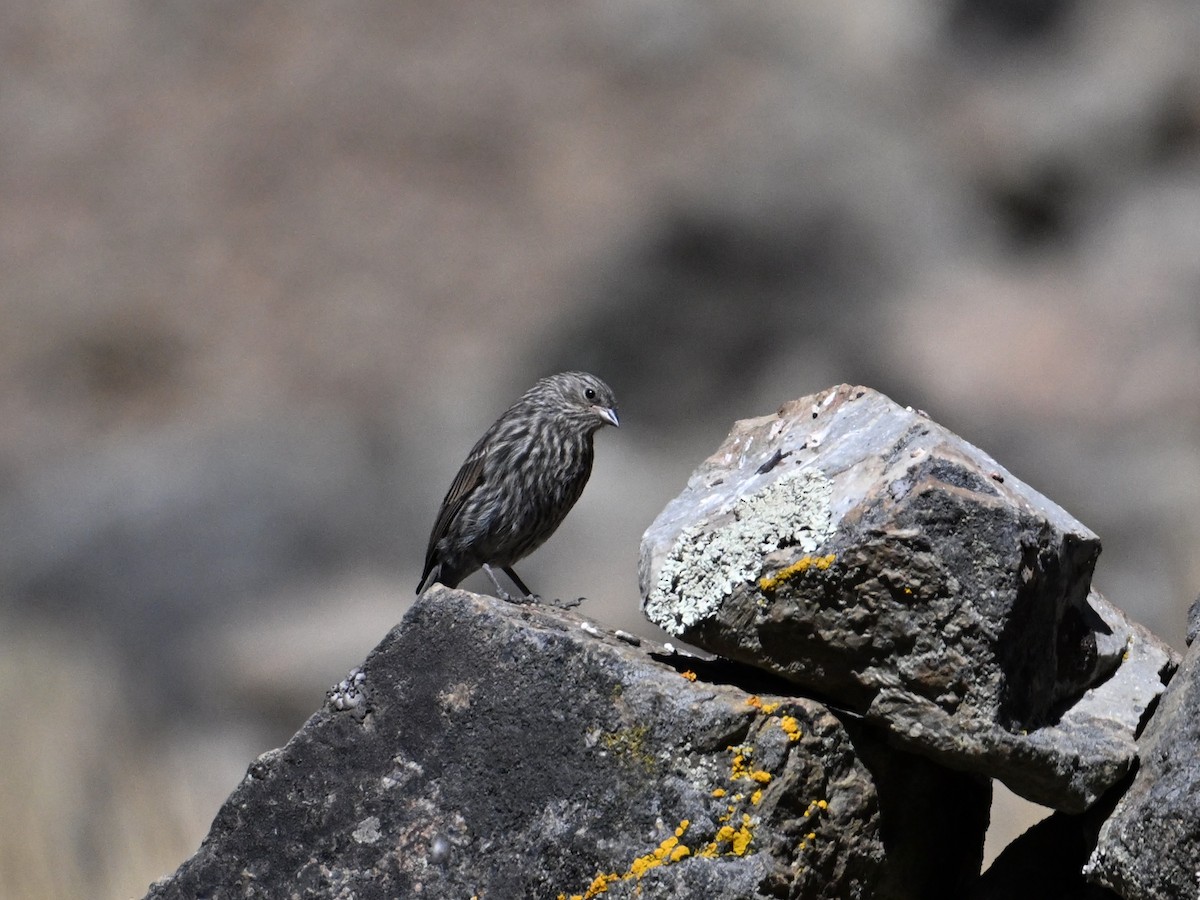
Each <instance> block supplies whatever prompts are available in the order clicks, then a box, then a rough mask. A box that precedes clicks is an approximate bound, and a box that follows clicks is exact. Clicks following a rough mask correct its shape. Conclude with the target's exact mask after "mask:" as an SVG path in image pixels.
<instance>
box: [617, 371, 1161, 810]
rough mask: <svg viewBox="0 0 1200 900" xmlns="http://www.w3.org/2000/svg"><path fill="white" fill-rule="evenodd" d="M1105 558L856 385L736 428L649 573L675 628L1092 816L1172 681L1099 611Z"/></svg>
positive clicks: (920, 743) (1077, 527) (975, 453)
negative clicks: (1097, 586) (1099, 567)
mask: <svg viewBox="0 0 1200 900" xmlns="http://www.w3.org/2000/svg"><path fill="white" fill-rule="evenodd" d="M1099 552H1100V544H1099V541H1098V539H1097V538H1096V536H1095V535H1094V534H1092V533H1091V532H1090V531H1089V530H1088V529H1087V528H1086V527H1084V526H1083V525H1082V524H1080V523H1079V522H1078V521H1076V520H1075V519H1074V518H1072V517H1071V516H1070V515H1069V514H1068V513H1066V512H1065V511H1064V510H1062V509H1061V508H1060V507H1058V506H1057V505H1055V504H1054V503H1053V502H1051V501H1050V500H1048V499H1047V498H1046V497H1044V496H1042V495H1041V494H1039V493H1038V492H1037V491H1035V490H1034V489H1032V488H1031V487H1029V486H1028V485H1026V484H1024V483H1023V482H1021V481H1020V480H1019V479H1017V478H1015V477H1014V476H1013V475H1012V474H1011V473H1009V472H1007V471H1006V470H1005V469H1003V468H1002V467H1001V466H1000V465H999V464H997V463H996V461H995V460H993V459H992V458H991V457H989V456H988V455H987V454H985V453H983V452H982V451H981V450H979V449H978V448H976V447H973V446H971V445H970V444H968V443H967V442H966V441H963V440H962V439H961V438H959V437H957V436H956V435H954V434H952V433H951V432H949V431H947V430H946V429H944V428H942V427H941V426H939V425H937V424H935V423H933V422H931V421H930V420H929V419H928V418H926V417H925V416H924V415H923V414H921V413H919V412H915V411H913V410H911V409H905V408H902V407H900V406H898V405H897V404H895V403H893V402H892V401H891V400H889V399H888V398H887V397H885V396H883V395H882V394H879V393H877V392H875V391H872V390H869V389H866V388H861V387H851V386H849V385H842V386H839V387H837V388H833V389H830V390H827V391H824V392H822V393H820V394H816V395H813V396H811V397H805V398H802V399H800V400H796V401H794V402H792V403H789V404H786V405H785V406H784V407H783V408H782V409H780V410H779V412H778V413H777V414H776V415H772V416H765V417H762V418H759V419H751V420H746V421H742V422H739V423H737V424H736V425H735V427H734V429H733V431H732V432H731V434H730V435H729V437H728V438H727V439H726V441H725V443H724V444H723V445H722V446H721V447H720V448H719V449H718V450H717V452H716V453H715V454H713V456H711V457H710V458H709V459H708V460H706V461H705V462H704V463H703V464H702V465H701V466H700V467H699V469H697V471H696V472H695V474H694V475H693V476H692V478H691V480H690V481H689V483H688V486H687V489H686V490H685V491H684V492H683V493H682V494H681V495H680V496H679V497H678V498H676V499H675V500H674V501H672V502H671V503H670V504H669V505H668V506H667V508H666V509H665V510H664V511H663V513H662V514H661V515H660V516H659V517H658V519H657V520H656V521H655V522H654V524H653V525H651V527H650V528H649V529H648V530H647V532H646V535H645V537H644V538H643V542H642V555H641V566H640V576H641V585H642V594H643V606H644V610H645V612H646V615H647V616H648V617H649V618H650V619H651V621H653V622H655V623H656V624H658V625H660V626H661V627H663V628H664V629H666V630H667V631H669V632H671V633H673V634H676V635H678V636H679V637H681V638H682V639H684V640H686V641H688V642H690V643H693V644H695V645H697V646H700V647H703V648H704V649H706V650H710V651H712V652H715V653H718V654H721V655H722V656H725V657H728V658H731V659H737V660H741V661H743V662H746V663H749V664H751V665H754V666H756V667H760V668H763V669H765V670H768V671H771V672H773V673H776V674H778V675H780V676H782V677H783V678H786V679H788V680H790V681H792V682H794V683H796V684H798V685H802V686H804V687H806V688H810V689H815V690H817V691H819V692H820V693H821V695H822V696H826V697H828V698H830V699H832V700H835V701H837V702H839V703H844V704H846V705H847V706H849V707H850V708H852V709H856V710H859V711H861V712H863V713H864V714H865V715H866V716H867V718H868V719H869V720H871V721H875V722H878V723H880V724H882V725H884V726H885V727H886V728H887V729H888V730H889V732H890V734H891V737H892V739H893V741H895V742H896V743H897V744H899V745H901V746H903V747H905V748H907V749H910V750H912V751H914V752H917V753H921V754H924V755H927V756H929V757H930V758H932V759H935V760H937V761H939V762H941V763H943V764H945V765H948V766H951V767H953V768H957V769H962V770H965V771H970V772H976V773H980V774H986V775H990V776H994V777H999V778H1001V779H1003V780H1004V782H1005V783H1006V784H1008V785H1009V786H1010V787H1011V788H1012V789H1013V790H1014V791H1016V792H1017V793H1020V794H1022V795H1024V796H1025V797H1028V798H1029V799H1031V800H1034V801H1035V802H1038V803H1042V804H1044V805H1047V806H1052V807H1055V808H1057V809H1063V810H1069V811H1079V810H1082V809H1084V808H1086V807H1087V806H1088V805H1090V804H1091V803H1093V802H1094V801H1095V800H1096V798H1097V797H1099V796H1100V794H1102V793H1103V792H1104V791H1105V790H1106V789H1108V788H1109V787H1111V786H1112V785H1113V784H1115V783H1116V782H1117V781H1118V780H1119V779H1120V778H1121V777H1122V776H1123V775H1124V774H1125V773H1127V772H1128V771H1129V769H1130V767H1131V766H1132V763H1133V761H1134V757H1135V751H1134V741H1133V739H1134V735H1135V733H1136V728H1137V726H1138V723H1139V721H1140V718H1141V716H1142V715H1143V713H1144V711H1145V710H1146V708H1147V707H1148V705H1149V704H1150V703H1151V702H1152V701H1153V699H1154V698H1155V697H1156V696H1157V694H1158V693H1159V692H1161V690H1162V686H1163V685H1162V675H1163V673H1164V670H1166V669H1168V668H1169V667H1170V664H1171V654H1170V651H1169V649H1168V648H1166V647H1165V646H1164V645H1163V644H1162V643H1161V642H1159V641H1157V640H1155V639H1154V638H1153V637H1152V636H1151V635H1149V634H1148V633H1146V632H1144V631H1143V630H1140V629H1136V628H1134V627H1133V626H1132V625H1131V624H1130V623H1129V622H1128V621H1127V620H1125V618H1124V617H1123V616H1122V615H1121V614H1120V613H1119V612H1117V611H1116V610H1115V609H1114V608H1112V607H1110V606H1109V605H1108V604H1107V603H1105V602H1104V601H1103V599H1102V598H1100V597H1099V595H1097V594H1091V599H1090V601H1089V594H1090V581H1091V574H1092V567H1093V565H1094V563H1095V560H1096V557H1097V555H1098V554H1099ZM1114 673H1116V674H1115V675H1114ZM1114 696H1115V697H1118V698H1119V701H1120V703H1119V704H1117V705H1114V704H1113V703H1112V702H1111V701H1112V699H1113V697H1114ZM1117 706H1119V708H1120V712H1118V713H1115V714H1114V713H1113V712H1112V710H1113V709H1115V708H1117Z"/></svg>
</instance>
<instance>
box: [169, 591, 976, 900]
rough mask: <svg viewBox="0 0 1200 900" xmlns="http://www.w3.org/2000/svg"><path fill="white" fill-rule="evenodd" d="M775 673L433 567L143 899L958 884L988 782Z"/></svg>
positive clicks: (872, 891) (754, 892)
mask: <svg viewBox="0 0 1200 900" xmlns="http://www.w3.org/2000/svg"><path fill="white" fill-rule="evenodd" d="M738 681H746V682H749V683H750V684H751V685H752V686H753V687H755V689H756V690H758V693H757V694H751V693H749V692H747V691H746V690H743V689H741V688H739V687H738V686H736V683H737V682H738ZM775 684H776V686H778V685H779V684H780V683H779V682H775ZM769 687H770V684H769V683H768V681H767V680H766V679H765V678H764V676H763V675H762V674H761V673H758V672H755V671H753V670H748V669H745V668H744V667H741V666H738V665H737V664H733V663H728V662H725V661H716V662H706V661H704V660H701V659H699V658H697V657H690V656H683V655H679V654H676V653H674V652H673V651H668V650H666V649H665V648H663V647H661V646H659V645H655V644H653V643H652V642H650V641H642V642H641V643H640V645H636V646H635V645H634V644H631V643H629V642H627V641H626V640H623V639H620V638H618V637H616V636H615V635H610V634H608V633H606V632H603V631H602V630H601V629H599V628H597V627H596V626H594V625H592V624H591V623H589V622H587V621H586V620H584V619H582V618H581V617H579V616H578V615H576V614H574V613H569V612H564V611H561V610H554V609H549V608H545V607H534V606H517V605H512V604H508V603H504V602H501V601H499V600H495V599H494V598H491V597H481V596H477V595H474V594H470V593H467V592H463V591H452V590H448V589H445V588H441V587H438V588H435V589H434V590H432V591H430V592H428V593H427V594H426V595H425V596H424V597H423V598H422V599H421V600H419V601H418V602H417V604H416V605H415V606H414V607H413V609H412V610H411V611H410V612H409V614H408V615H407V616H406V617H405V619H404V621H403V622H402V623H401V624H400V625H399V626H397V627H396V628H395V629H393V630H392V632H391V633H390V634H388V636H387V637H386V638H385V639H384V640H383V642H382V643H381V644H380V645H379V646H378V647H377V648H376V649H375V651H373V652H372V653H371V654H370V656H369V657H368V658H367V660H366V661H365V662H364V663H363V665H362V666H361V668H359V669H356V670H355V671H354V672H352V673H351V675H350V676H349V677H348V678H347V679H345V680H344V681H343V682H342V683H340V684H339V685H337V686H336V687H335V688H334V689H332V690H331V691H330V693H329V698H328V702H327V703H326V706H325V708H324V709H322V710H321V711H319V712H317V713H316V714H314V715H313V716H312V717H311V718H310V719H309V720H308V722H307V723H306V724H305V725H304V726H303V728H301V730H300V731H299V732H298V733H297V734H296V735H295V736H294V737H293V738H292V740H291V741H289V742H288V744H287V745H286V746H285V747H283V748H282V749H280V750H276V751H272V752H270V753H267V754H265V755H264V756H262V757H261V758H260V759H259V760H258V761H256V762H255V763H254V764H253V765H252V766H251V767H250V769H249V772H248V773H247V775H246V777H245V779H244V780H243V781H242V783H241V784H240V785H239V786H238V787H237V789H236V790H235V791H234V793H233V794H232V796H231V797H230V798H229V799H228V801H227V802H226V803H225V805H224V806H223V807H222V809H221V810H220V812H219V813H218V814H217V817H216V819H215V821H214V822H213V825H212V829H211V831H210V833H209V835H208V837H207V838H206V839H205V841H204V843H203V845H202V846H201V847H200V849H199V851H198V852H197V853H196V854H195V856H193V857H192V858H191V859H190V860H188V861H187V862H185V863H184V864H183V865H182V866H181V867H180V868H179V870H178V871H177V872H176V873H175V874H174V875H173V876H172V877H170V878H168V879H165V880H163V881H160V882H158V883H156V884H155V885H153V886H152V887H151V889H150V892H149V894H148V897H150V898H157V900H167V898H184V897H186V898H195V897H214V898H220V897H271V898H275V897H297V898H307V897H314V898H315V897H323V898H324V897H359V898H375V897H379V898H383V897H389V898H390V897H414V896H421V897H430V898H442V897H445V898H455V900H462V898H464V897H470V896H480V897H488V898H492V900H504V898H529V897H537V898H555V897H585V896H586V897H593V896H595V895H596V894H597V893H599V892H600V888H601V887H603V888H604V897H605V898H609V897H613V898H629V897H634V896H639V897H642V898H677V897H705V898H715V900H720V898H767V897H772V898H774V897H805V898H810V897H821V898H868V897H880V898H898V900H899V898H926V897H946V898H950V897H954V896H958V895H957V894H956V893H955V891H956V890H957V889H958V886H960V885H962V884H966V883H968V882H969V881H970V880H971V879H972V878H974V877H975V876H976V875H977V874H978V866H979V860H980V857H981V855H982V846H983V831H984V828H985V826H986V821H987V807H988V803H989V798H990V788H989V786H988V785H987V783H986V782H984V781H982V780H981V779H978V778H975V777H973V776H970V775H964V774H961V773H952V772H945V771H944V770H941V769H939V768H938V767H936V766H934V765H932V764H930V763H929V762H927V761H925V760H922V759H920V758H917V757H913V756H911V755H909V754H905V753H901V752H897V751H895V750H892V749H890V748H888V747H886V746H885V745H884V744H883V742H882V740H881V738H880V736H879V735H877V734H876V733H875V730H874V729H873V728H871V727H870V726H869V725H867V724H865V723H862V722H855V721H847V722H846V724H843V722H842V721H840V720H839V718H838V717H837V716H835V715H834V714H832V713H831V712H830V711H829V710H828V709H827V708H826V707H824V706H822V705H821V704H819V703H817V702H815V701H813V700H807V699H796V698H785V697H782V696H779V695H778V694H773V693H770V692H769V691H768V690H767V688H769ZM760 689H761V690H760ZM921 798H937V801H936V802H937V804H938V808H939V813H940V814H939V815H938V816H930V814H929V813H930V811H929V809H928V804H929V802H931V801H930V800H928V799H925V800H924V801H922V799H921ZM947 847H949V848H951V850H952V854H953V855H952V856H951V858H950V859H949V860H947V859H945V858H943V857H942V856H941V853H942V852H943V850H944V848H947Z"/></svg>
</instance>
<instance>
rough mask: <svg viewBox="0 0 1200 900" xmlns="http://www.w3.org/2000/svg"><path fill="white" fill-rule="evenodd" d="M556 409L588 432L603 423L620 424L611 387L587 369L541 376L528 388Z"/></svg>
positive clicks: (603, 424)
mask: <svg viewBox="0 0 1200 900" xmlns="http://www.w3.org/2000/svg"><path fill="white" fill-rule="evenodd" d="M534 392H537V393H538V395H539V399H540V400H542V401H543V402H546V403H548V404H550V405H552V406H553V407H554V408H555V412H556V413H557V414H558V415H560V416H562V417H564V418H566V419H568V420H570V421H572V422H575V423H578V425H579V427H580V428H581V429H582V430H584V431H586V432H588V433H591V432H593V431H597V430H599V429H600V428H603V427H604V426H605V425H613V426H617V427H620V424H621V420H620V419H619V418H618V416H617V401H616V398H615V397H613V392H612V388H610V387H609V386H608V385H607V384H605V383H604V382H603V381H601V380H600V379H599V378H597V377H596V376H595V375H589V374H588V373H587V372H560V373H559V374H557V375H550V376H549V377H547V378H543V379H542V380H541V381H539V382H538V383H537V384H536V385H534V387H533V388H532V389H531V391H530V393H531V394H532V393H534Z"/></svg>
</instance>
